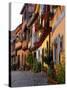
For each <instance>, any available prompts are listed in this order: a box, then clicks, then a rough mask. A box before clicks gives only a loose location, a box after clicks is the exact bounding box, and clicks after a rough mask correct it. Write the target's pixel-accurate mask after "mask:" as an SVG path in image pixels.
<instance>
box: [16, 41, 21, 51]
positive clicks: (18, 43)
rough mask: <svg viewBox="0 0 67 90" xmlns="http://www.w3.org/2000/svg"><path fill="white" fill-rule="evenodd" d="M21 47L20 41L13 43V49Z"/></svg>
mask: <svg viewBox="0 0 67 90" xmlns="http://www.w3.org/2000/svg"><path fill="white" fill-rule="evenodd" d="M21 47H22V43H21V42H20V41H18V42H16V43H15V49H20V48H21Z"/></svg>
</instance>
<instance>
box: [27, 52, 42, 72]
mask: <svg viewBox="0 0 67 90" xmlns="http://www.w3.org/2000/svg"><path fill="white" fill-rule="evenodd" d="M27 62H28V63H29V65H30V66H31V70H32V71H33V72H39V71H41V63H40V62H38V61H37V59H36V58H34V57H33V55H32V53H31V54H29V55H28V57H27Z"/></svg>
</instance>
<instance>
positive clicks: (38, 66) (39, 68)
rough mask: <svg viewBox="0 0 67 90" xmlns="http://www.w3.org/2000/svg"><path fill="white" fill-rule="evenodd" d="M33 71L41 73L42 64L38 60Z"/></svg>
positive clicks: (35, 61)
mask: <svg viewBox="0 0 67 90" xmlns="http://www.w3.org/2000/svg"><path fill="white" fill-rule="evenodd" d="M32 71H33V72H40V71H41V63H40V62H38V61H37V60H34V63H33V69H32Z"/></svg>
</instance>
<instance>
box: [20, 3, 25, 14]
mask: <svg viewBox="0 0 67 90" xmlns="http://www.w3.org/2000/svg"><path fill="white" fill-rule="evenodd" d="M26 5H27V3H25V4H24V6H23V8H22V10H21V12H20V14H23V12H24V9H25V7H26Z"/></svg>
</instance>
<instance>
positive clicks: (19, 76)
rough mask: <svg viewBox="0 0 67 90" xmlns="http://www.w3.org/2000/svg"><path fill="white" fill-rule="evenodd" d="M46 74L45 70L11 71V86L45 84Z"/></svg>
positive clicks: (46, 82) (46, 81)
mask: <svg viewBox="0 0 67 90" xmlns="http://www.w3.org/2000/svg"><path fill="white" fill-rule="evenodd" d="M47 84H48V80H47V75H46V73H45V72H39V73H33V72H31V71H11V86H12V87H22V86H39V85H47Z"/></svg>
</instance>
